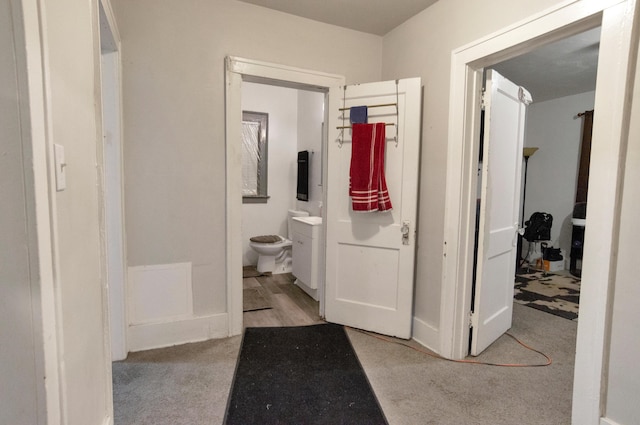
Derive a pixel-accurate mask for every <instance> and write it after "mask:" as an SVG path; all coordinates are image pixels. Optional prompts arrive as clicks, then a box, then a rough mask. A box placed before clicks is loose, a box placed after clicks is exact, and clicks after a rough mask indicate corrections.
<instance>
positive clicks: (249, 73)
mask: <svg viewBox="0 0 640 425" xmlns="http://www.w3.org/2000/svg"><path fill="white" fill-rule="evenodd" d="M245 83H259V84H263V85H268V86H277V87H284V88H288V89H296V90H304V91H309V92H314V93H322V94H323V95H324V102H325V103H326V101H327V93H328V89H329V87H334V86H339V85H341V84H344V83H345V81H344V77H342V76H339V75H331V74H326V73H321V72H314V71H308V70H301V69H297V68H291V67H286V66H281V65H276V64H268V63H263V62H257V61H252V60H247V59H241V58H235V57H227V73H226V87H227V96H226V111H227V117H226V124H227V214H226V216H227V223H226V224H227V226H226V228H227V234H226V237H227V248H228V249H227V288H228V291H227V311H228V316H229V318H228V323H229V334H230V335H237V334H240V333H241V332H242V314H243V311H242V310H243V308H242V301H243V296H242V293H243V285H242V265H243V252H244V250H243V244H244V242H243V240H242V239H241V238H238V235H242V233H243V229H242V228H243V217H242V206H243V204H242V193H241V190H240V187H241V186H242V175H241V172H240V170H241V164H242V153H241V149H240V145H239V143H235V142H232V141H237V140H240V139H241V134H240V130H241V126H240V125H238V124H239V123H240V122H241V120H242V109H243V107H242V91H243V85H244V84H245ZM323 114H324V122H326V121H327V110H326V108H324V111H323ZM322 137H323V140H324V141H323V144H322V147H321V152H319V153H318V152H315V151H314V154H313V155H314V156H315V157H316V159H317V158H318V155H319V159H320V161H319V162H320V170H319V171H320V173H321V177H320V182H321V183H318V184H323V185H324V182H325V181H326V173H327V165H326V163H325V161H322V158H324V157H325V155H326V137H327V136H326V132H324V133H323V136H322ZM296 149H297V148H296ZM292 197H293V198H292V201H290V202H291V204H288V205H286V206H284V207H285V211H286V209H291V208H301V207H299V206H298V205H297V203H296V202H299V201H296V200H295V192H294V193H293V194H292ZM316 208H317V212H314V211H310V213H314V214H315V213H318V214H319V212H320V211H319V208H320V205H316ZM311 209H312V210H313V208H311ZM285 223H286V212H285V213H284V215H283V217H282V224H280V226H281V227H280V232H278V233H286V231H285V228H286V227H285V226H286V224H285ZM258 233H260V234H264V233H263V232H262V231H260V232H258ZM324 239H325V235H324V232H322V235H321V238H320V240H321V243H322V246H324ZM247 243H248V242H247ZM322 266H323V265H322ZM318 299H319V309H320V315H322V309H323V301H324V300H323V294H322V293H320V294H319V296H318Z"/></svg>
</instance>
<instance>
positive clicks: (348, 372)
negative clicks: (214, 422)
mask: <svg viewBox="0 0 640 425" xmlns="http://www.w3.org/2000/svg"><path fill="white" fill-rule="evenodd" d="M224 423H225V424H227V425H236V424H243V425H246V424H369V425H376V424H387V420H386V418H385V416H384V413H383V412H382V409H380V405H379V404H378V400H377V399H376V396H375V394H374V393H373V390H372V389H371V386H370V384H369V381H368V379H367V376H366V375H365V373H364V371H363V369H362V366H361V365H360V362H359V360H358V358H357V357H356V354H355V352H354V351H353V347H352V346H351V342H350V341H349V338H348V337H347V335H346V333H345V330H344V328H343V327H342V326H339V325H334V324H323V325H313V326H301V327H286V328H247V329H245V333H244V337H243V340H242V348H241V349H240V355H239V357H238V364H237V366H236V374H235V378H234V381H233V385H232V386H231V393H230V396H229V401H228V403H227V413H226V417H225V422H224Z"/></svg>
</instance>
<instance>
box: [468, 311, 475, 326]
mask: <svg viewBox="0 0 640 425" xmlns="http://www.w3.org/2000/svg"><path fill="white" fill-rule="evenodd" d="M475 320H476V314H475V313H474V312H473V311H470V312H469V329H471V328H473V324H474V322H475Z"/></svg>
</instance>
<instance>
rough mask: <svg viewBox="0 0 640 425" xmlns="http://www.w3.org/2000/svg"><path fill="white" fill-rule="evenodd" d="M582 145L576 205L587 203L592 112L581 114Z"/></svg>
mask: <svg viewBox="0 0 640 425" xmlns="http://www.w3.org/2000/svg"><path fill="white" fill-rule="evenodd" d="M579 115H580V116H582V144H581V148H580V164H579V166H578V184H577V189H576V204H577V203H579V202H587V192H588V190H589V161H590V158H591V134H592V132H593V111H586V112H584V113H582V114H579Z"/></svg>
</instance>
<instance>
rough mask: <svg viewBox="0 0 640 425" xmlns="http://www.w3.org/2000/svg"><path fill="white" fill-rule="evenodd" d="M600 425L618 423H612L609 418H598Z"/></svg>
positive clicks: (616, 423)
mask: <svg viewBox="0 0 640 425" xmlns="http://www.w3.org/2000/svg"><path fill="white" fill-rule="evenodd" d="M600 425H620V424H619V423H618V422H615V421H612V420H611V419H609V418H600Z"/></svg>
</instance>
